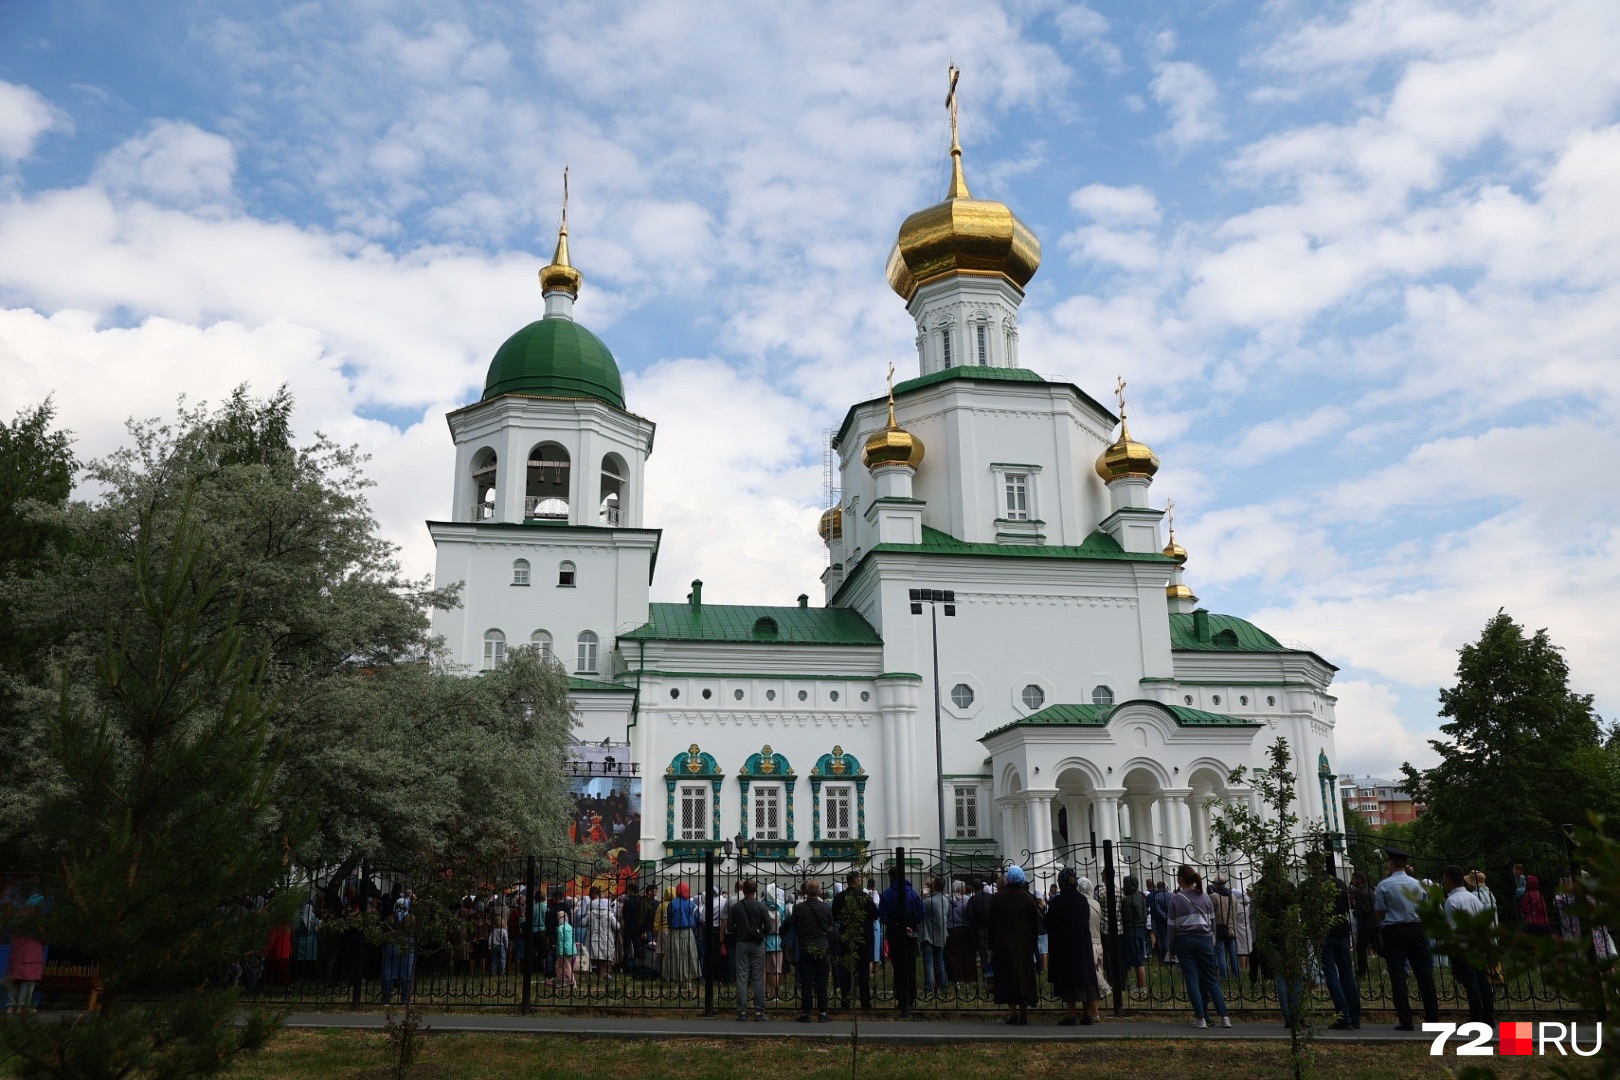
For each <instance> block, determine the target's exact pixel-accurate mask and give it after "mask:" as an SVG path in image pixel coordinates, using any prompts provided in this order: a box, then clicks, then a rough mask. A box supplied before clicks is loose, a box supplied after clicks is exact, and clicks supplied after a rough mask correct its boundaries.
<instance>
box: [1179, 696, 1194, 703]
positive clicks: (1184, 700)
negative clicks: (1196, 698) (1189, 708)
mask: <svg viewBox="0 0 1620 1080" xmlns="http://www.w3.org/2000/svg"><path fill="white" fill-rule="evenodd" d="M1181 703H1182V704H1183V705H1191V704H1192V695H1191V694H1182V695H1181Z"/></svg>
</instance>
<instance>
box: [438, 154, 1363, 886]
mask: <svg viewBox="0 0 1620 1080" xmlns="http://www.w3.org/2000/svg"><path fill="white" fill-rule="evenodd" d="M951 154H952V164H953V174H952V180H951V185H950V189H949V192H948V193H947V196H946V198H945V200H944V201H942V202H940V203H938V204H937V205H935V206H931V207H928V208H926V209H923V210H919V211H918V212H917V213H915V214H912V215H911V216H910V217H909V218H907V219H906V221H905V223H904V224H903V225H902V226H901V228H900V232H899V236H898V239H897V242H896V245H895V248H894V251H893V253H892V254H891V255H890V258H889V269H888V276H889V282H890V284H891V285H892V286H893V288H894V290H895V291H896V292H897V293H898V294H899V295H900V297H901V299H902V300H903V301H904V302H905V304H906V308H907V310H908V311H909V312H910V313H911V315H912V316H913V317H914V319H915V321H916V327H917V337H916V345H917V362H918V370H917V374H916V376H915V377H912V378H908V379H905V380H904V381H901V382H898V383H895V384H894V385H893V387H892V391H891V394H890V395H889V396H888V397H886V398H874V399H871V400H868V401H860V402H856V403H855V404H853V405H851V406H850V408H849V410H848V413H847V414H846V415H845V417H844V419H843V423H842V425H841V426H840V427H839V429H838V433H837V435H836V437H835V440H834V448H835V450H836V453H837V467H838V469H839V470H840V479H841V483H840V490H841V497H840V499H839V503H838V505H837V506H835V507H832V508H830V509H828V510H827V512H826V513H825V514H824V515H823V516H822V519H821V526H820V531H821V536H822V538H823V539H824V540H825V541H826V544H827V547H828V551H829V560H828V568H827V570H826V572H825V573H824V574H823V576H822V585H823V595H822V596H821V597H820V598H819V602H817V603H815V604H812V602H811V600H810V598H809V597H808V596H804V595H801V596H799V597H798V598H797V602H796V603H790V604H787V605H785V606H778V605H773V604H764V603H762V604H759V605H749V606H732V605H718V604H711V603H708V602H706V600H705V599H704V596H703V589H702V584H701V583H700V582H693V583H692V586H691V593H690V595H689V597H688V599H687V602H685V603H679V604H667V603H661V604H655V603H651V602H649V591H650V586H651V582H652V578H653V574H654V573H655V571H656V567H657V559H658V554H659V545H660V540H661V536H660V532H659V531H658V529H657V522H650V521H647V520H645V518H644V515H643V509H642V508H643V505H644V501H645V487H644V479H643V478H644V476H645V463H646V460H647V457H648V456H649V455H650V454H651V453H652V452H653V446H654V431H655V426H654V423H653V421H652V420H649V419H644V418H643V417H642V416H640V415H638V414H637V413H635V412H633V411H631V408H630V405H631V404H632V403H629V402H626V401H625V399H624V394H623V387H622V384H621V381H620V377H619V370H618V366H617V364H616V362H615V360H614V358H613V355H612V353H611V352H610V351H609V350H608V348H607V347H606V346H605V345H604V344H603V343H602V342H601V341H600V340H599V339H598V338H597V337H596V336H595V335H593V334H592V333H591V332H590V331H589V330H587V329H585V328H584V327H583V326H581V325H580V324H579V323H578V322H576V321H575V320H574V317H573V305H574V301H575V298H576V297H577V296H578V293H579V289H580V285H581V275H580V273H579V272H578V271H577V270H576V269H575V268H574V267H573V266H572V262H571V259H570V256H569V250H568V231H567V220H566V217H565V218H564V222H563V226H562V228H561V229H560V230H559V236H558V242H557V249H556V254H555V255H554V256H553V259H552V262H551V263H550V265H548V266H546V267H545V268H544V269H542V270H541V271H540V284H541V291H542V295H543V298H544V303H545V312H544V316H543V317H542V318H541V319H539V320H538V321H536V322H533V323H531V324H529V325H528V326H526V327H524V328H523V329H521V330H519V331H518V332H517V333H516V334H514V335H512V337H511V338H509V339H508V340H507V341H506V343H505V344H503V345H502V346H501V347H500V349H499V351H497V352H496V354H495V358H494V360H493V361H492V362H491V364H490V367H489V374H488V378H487V380H486V383H485V387H484V393H483V396H482V397H481V398H480V399H479V400H478V401H477V402H475V403H473V404H471V405H468V406H466V407H464V408H461V409H458V410H456V411H455V412H452V413H451V414H449V417H448V419H449V425H450V432H451V435H452V437H453V438H454V440H455V445H456V465H455V478H454V497H453V499H452V503H451V508H450V509H451V512H450V515H449V518H448V519H447V520H444V521H433V522H429V523H428V527H429V529H430V531H431V533H432V536H433V540H434V543H435V545H436V547H437V573H436V579H437V583H438V584H439V585H440V586H444V585H448V584H450V583H453V582H457V581H459V582H462V583H463V585H464V588H463V604H462V606H461V607H458V608H455V609H452V610H439V611H435V612H434V613H433V628H434V632H435V633H436V634H439V635H441V636H442V637H443V638H444V640H445V643H446V645H447V647H448V650H449V652H450V654H451V656H452V657H453V659H454V660H456V661H457V662H459V663H461V664H465V665H467V666H469V667H470V668H472V669H474V670H477V669H488V668H490V667H493V666H495V665H498V664H500V663H501V662H502V660H503V658H504V656H505V654H506V651H507V650H508V649H513V648H518V647H522V646H530V645H533V646H537V647H538V648H540V649H541V650H543V651H545V652H546V653H548V654H549V655H551V656H552V657H554V658H555V659H556V660H557V661H559V662H560V663H562V664H563V665H564V667H565V668H566V669H567V671H568V672H569V674H570V677H571V685H572V687H573V691H572V697H573V700H574V703H575V705H576V707H577V710H578V713H579V716H580V720H581V726H580V729H579V731H578V735H579V738H580V739H581V740H582V741H585V742H596V743H600V742H602V741H603V740H608V741H610V742H612V743H628V747H627V748H626V749H625V754H626V755H627V759H628V760H629V761H630V762H633V763H635V767H636V768H637V770H638V772H639V775H640V776H641V777H642V779H643V785H642V806H643V816H642V835H641V838H640V840H641V844H640V852H641V857H642V858H643V859H671V858H693V857H701V854H702V852H703V851H704V850H705V849H715V848H719V847H720V846H721V845H722V844H723V843H724V841H725V840H728V839H730V838H732V837H733V836H734V835H739V834H740V835H742V836H743V837H745V838H746V839H747V841H748V843H749V846H750V848H751V849H752V852H753V857H754V858H756V859H763V860H771V859H778V860H783V861H796V860H800V859H813V858H818V857H847V856H850V855H854V854H858V853H860V852H862V851H864V850H865V849H866V848H867V847H873V848H886V847H893V846H897V845H904V846H906V847H908V848H926V849H938V848H941V847H943V848H945V849H947V850H951V851H959V852H967V851H974V852H990V853H999V854H1000V855H1002V856H1004V857H1008V858H1013V859H1016V858H1018V857H1019V856H1020V854H1021V853H1022V852H1025V851H1032V852H1033V851H1046V850H1049V849H1054V848H1057V849H1062V848H1065V847H1071V846H1076V845H1082V844H1090V843H1091V842H1093V841H1095V842H1097V843H1100V842H1101V841H1103V840H1114V841H1116V842H1120V841H1134V842H1137V843H1144V844H1159V845H1166V846H1172V847H1191V848H1192V849H1193V850H1194V852H1195V853H1198V854H1203V853H1206V852H1208V851H1209V850H1210V847H1211V842H1210V822H1211V814H1212V809H1213V808H1214V807H1215V806H1217V805H1218V804H1221V803H1230V802H1247V803H1250V804H1251V805H1255V804H1256V803H1257V796H1256V794H1255V792H1254V791H1253V790H1252V789H1251V788H1250V787H1249V786H1247V785H1244V784H1234V783H1232V782H1230V781H1229V779H1228V778H1229V775H1230V774H1231V772H1232V770H1233V768H1234V767H1235V766H1240V765H1242V766H1248V767H1249V768H1250V769H1251V770H1252V769H1254V768H1256V767H1259V766H1262V765H1263V764H1264V759H1265V750H1266V747H1267V746H1269V744H1270V743H1271V742H1273V741H1274V740H1275V739H1276V738H1277V736H1279V735H1281V736H1284V737H1286V738H1287V739H1288V741H1289V744H1290V746H1291V747H1292V750H1293V755H1294V760H1295V762H1296V763H1297V765H1298V767H1299V769H1300V781H1301V782H1300V783H1299V786H1298V788H1299V793H1300V804H1299V808H1298V809H1299V813H1300V815H1301V816H1302V817H1304V818H1306V819H1307V820H1315V821H1321V822H1325V823H1326V824H1327V825H1328V827H1329V828H1336V827H1337V821H1336V813H1337V812H1336V804H1337V800H1336V798H1335V797H1334V795H1333V790H1334V788H1335V787H1336V783H1337V782H1336V778H1332V773H1333V772H1334V771H1335V770H1334V769H1333V768H1332V765H1331V763H1332V762H1333V761H1334V760H1335V758H1336V755H1335V753H1334V745H1333V728H1334V698H1333V696H1332V694H1331V693H1330V692H1329V686H1330V684H1331V682H1332V680H1333V675H1334V672H1335V670H1336V669H1335V668H1334V666H1333V665H1332V664H1329V663H1328V662H1326V661H1325V660H1323V659H1322V658H1321V657H1319V656H1317V655H1316V654H1315V653H1313V652H1311V651H1309V650H1307V649H1305V648H1303V647H1298V646H1290V645H1286V644H1283V643H1281V642H1279V641H1277V640H1276V639H1275V638H1273V637H1271V636H1270V635H1268V634H1267V633H1265V632H1264V631H1262V630H1260V629H1259V628H1258V627H1256V626H1254V625H1253V624H1251V623H1249V622H1247V621H1245V620H1244V619H1242V618H1239V617H1237V616H1233V615H1218V614H1212V613H1209V612H1206V611H1205V610H1203V609H1202V608H1199V607H1198V606H1197V598H1196V597H1195V596H1194V595H1193V593H1192V591H1191V589H1190V588H1189V587H1188V586H1187V585H1185V584H1183V582H1182V579H1181V570H1182V564H1183V563H1184V562H1185V561H1186V558H1187V554H1186V552H1185V551H1184V550H1183V549H1182V548H1181V547H1180V545H1178V544H1177V543H1176V540H1175V533H1174V528H1173V524H1172V527H1171V529H1170V532H1169V535H1168V536H1163V535H1161V528H1162V527H1163V525H1164V524H1165V522H1164V517H1165V512H1164V510H1162V509H1160V508H1159V507H1156V506H1155V505H1154V504H1153V492H1152V484H1153V476H1154V473H1155V472H1156V470H1157V469H1158V467H1159V459H1158V457H1157V456H1156V455H1155V454H1154V453H1153V452H1152V451H1151V450H1150V449H1149V448H1148V447H1147V446H1146V445H1144V444H1142V443H1140V442H1138V441H1136V440H1135V439H1133V437H1132V435H1131V433H1130V431H1129V428H1128V427H1127V426H1126V424H1125V416H1124V412H1125V398H1124V393H1123V384H1122V385H1121V387H1120V388H1119V391H1120V396H1119V404H1118V415H1116V414H1115V411H1113V410H1111V409H1109V408H1107V407H1105V406H1104V405H1102V404H1100V403H1099V402H1098V401H1097V400H1096V399H1095V398H1093V397H1091V396H1090V395H1089V394H1087V393H1086V391H1085V390H1083V389H1081V388H1080V387H1078V386H1075V385H1073V384H1072V383H1066V382H1055V381H1051V380H1049V379H1046V378H1043V377H1041V376H1039V375H1037V374H1036V373H1034V372H1032V371H1030V370H1029V369H1027V368H1024V367H1021V366H1019V358H1018V307H1019V303H1020V302H1021V301H1022V299H1023V296H1024V290H1025V288H1026V287H1027V285H1028V284H1029V282H1030V279H1031V278H1032V276H1033V275H1034V274H1035V271H1036V269H1037V267H1038V266H1039V263H1040V244H1039V242H1038V241H1037V240H1036V238H1035V237H1034V235H1033V234H1031V232H1030V231H1029V229H1028V228H1027V227H1026V226H1025V225H1024V224H1023V222H1021V221H1020V220H1019V219H1018V218H1017V217H1016V216H1014V215H1013V213H1012V212H1011V211H1010V210H1009V209H1008V208H1007V207H1006V206H1004V205H1003V204H1001V203H999V202H994V201H990V200H985V199H976V198H973V197H972V195H971V194H970V193H969V190H968V185H967V183H966V181H965V179H964V176H963V170H962V159H961V148H960V146H959V145H956V143H955V140H954V139H953V146H952V150H951ZM783 599H787V598H783ZM936 671H937V679H936V674H935V673H936ZM936 687H937V690H938V693H937V696H936ZM936 717H937V722H936ZM619 760H621V761H623V760H626V757H623V756H621V757H620V759H619ZM1330 778H1331V779H1330ZM942 831H943V836H941V832H942Z"/></svg>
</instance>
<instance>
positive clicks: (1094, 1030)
mask: <svg viewBox="0 0 1620 1080" xmlns="http://www.w3.org/2000/svg"><path fill="white" fill-rule="evenodd" d="M423 1022H424V1024H425V1025H426V1026H427V1028H428V1030H430V1031H438V1032H446V1031H488V1032H501V1033H509V1034H531V1035H575V1036H578V1035H586V1036H596V1035H600V1036H612V1037H614V1038H621V1039H623V1038H634V1039H671V1038H703V1039H716V1038H734V1039H758V1038H771V1039H781V1038H784V1037H787V1038H801V1039H840V1040H843V1039H848V1038H850V1037H851V1035H853V1033H854V1032H853V1028H854V1025H853V1024H852V1023H851V1022H850V1021H849V1020H845V1019H835V1020H834V1021H832V1022H831V1023H827V1024H819V1023H818V1024H801V1023H798V1022H797V1020H796V1019H795V1014H793V1013H791V1012H788V1013H783V1014H780V1019H775V1018H773V1019H770V1020H766V1021H763V1022H755V1021H749V1022H747V1023H738V1022H737V1021H736V1020H734V1019H732V1018H731V1017H724V1018H721V1019H713V1018H710V1019H704V1018H702V1017H699V1016H680V1015H672V1016H667V1017H666V1016H654V1017H647V1016H634V1017H611V1016H579V1015H577V1014H569V1015H562V1016H556V1015H552V1016H492V1015H480V1014H478V1013H453V1014H439V1015H433V1014H429V1015H427V1016H424V1017H423ZM385 1023H386V1018H385V1017H384V1016H383V1014H382V1013H380V1012H357V1013H293V1014H291V1015H290V1016H288V1017H287V1026H288V1027H295V1028H351V1029H355V1030H368V1029H369V1030H377V1029H381V1028H382V1027H383V1025H384V1024H385ZM1234 1023H1235V1025H1236V1026H1234V1027H1232V1028H1230V1029H1226V1028H1209V1029H1207V1030H1200V1029H1198V1028H1195V1027H1193V1026H1192V1023H1191V1021H1177V1022H1170V1021H1165V1020H1147V1019H1142V1020H1133V1019H1129V1018H1126V1019H1120V1020H1110V1019H1105V1020H1104V1021H1103V1022H1102V1023H1100V1024H1095V1025H1092V1026H1091V1027H1059V1026H1058V1024H1057V1016H1056V1015H1055V1014H1048V1015H1040V1016H1037V1017H1035V1018H1034V1019H1032V1020H1031V1022H1030V1023H1029V1024H1028V1025H1026V1026H1022V1027H1010V1026H1008V1025H1007V1024H1005V1023H1002V1022H1000V1021H999V1020H994V1019H991V1018H990V1017H988V1016H987V1017H986V1018H985V1019H982V1020H977V1019H958V1020H910V1021H901V1020H895V1019H867V1020H863V1021H862V1023H861V1025H860V1037H861V1039H862V1040H871V1041H873V1042H887V1043H916V1044H923V1043H944V1042H961V1041H968V1040H971V1041H974V1042H979V1041H986V1042H998V1041H1005V1040H1026V1039H1222V1040H1231V1039H1245V1040H1247V1039H1261V1040H1268V1041H1274V1040H1284V1039H1287V1038H1288V1032H1287V1030H1286V1029H1284V1028H1283V1027H1282V1026H1281V1025H1280V1024H1275V1023H1259V1022H1257V1023H1249V1024H1245V1023H1238V1022H1236V1021H1234ZM1317 1039H1318V1040H1319V1041H1320V1042H1323V1043H1335V1042H1353V1043H1372V1042H1376V1043H1386V1042H1408V1041H1421V1042H1430V1041H1432V1040H1433V1039H1434V1036H1433V1035H1425V1034H1424V1033H1423V1032H1421V1031H1418V1032H1403V1031H1396V1030H1395V1029H1394V1028H1393V1027H1392V1026H1391V1025H1389V1024H1372V1025H1368V1026H1365V1027H1363V1028H1362V1029H1361V1030H1360V1031H1321V1032H1319V1033H1318V1034H1317Z"/></svg>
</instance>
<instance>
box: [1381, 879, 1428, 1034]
mask: <svg viewBox="0 0 1620 1080" xmlns="http://www.w3.org/2000/svg"><path fill="white" fill-rule="evenodd" d="M1384 854H1385V855H1386V856H1387V857H1388V858H1389V876H1388V877H1386V878H1385V879H1384V880H1383V881H1380V882H1379V883H1378V888H1377V889H1376V890H1375V892H1374V894H1373V895H1374V899H1373V903H1374V906H1375V907H1376V908H1377V910H1378V913H1379V915H1380V916H1381V917H1382V919H1383V928H1382V930H1383V939H1384V963H1385V964H1386V965H1387V966H1388V967H1389V986H1390V996H1391V997H1393V998H1394V999H1395V1017H1396V1019H1397V1020H1399V1021H1400V1023H1398V1024H1396V1025H1395V1030H1396V1031H1412V1030H1413V1026H1412V1002H1411V999H1410V998H1409V997H1408V996H1407V991H1406V969H1407V965H1408V964H1410V965H1411V968H1412V977H1413V978H1414V979H1416V980H1417V984H1418V995H1419V997H1421V998H1422V1000H1423V1022H1424V1023H1426V1024H1435V1023H1439V1021H1440V1001H1439V998H1438V997H1437V996H1436V995H1435V992H1434V957H1433V956H1431V955H1430V954H1429V939H1428V938H1427V937H1425V936H1424V934H1423V923H1422V922H1421V921H1420V920H1419V919H1418V905H1419V904H1421V903H1423V899H1424V896H1425V893H1424V891H1423V884H1422V883H1421V882H1419V881H1418V880H1417V878H1415V877H1413V876H1412V875H1411V874H1409V873H1407V871H1406V864H1407V862H1408V861H1410V858H1411V857H1410V856H1409V855H1407V853H1406V852H1404V851H1401V850H1399V849H1398V848H1385V849H1384Z"/></svg>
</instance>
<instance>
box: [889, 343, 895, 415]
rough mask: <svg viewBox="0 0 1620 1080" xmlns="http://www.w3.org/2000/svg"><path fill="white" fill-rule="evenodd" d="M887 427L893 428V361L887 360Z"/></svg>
mask: <svg viewBox="0 0 1620 1080" xmlns="http://www.w3.org/2000/svg"><path fill="white" fill-rule="evenodd" d="M889 427H890V429H891V430H892V429H893V428H894V361H893V360H890V361H889Z"/></svg>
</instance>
